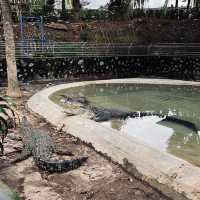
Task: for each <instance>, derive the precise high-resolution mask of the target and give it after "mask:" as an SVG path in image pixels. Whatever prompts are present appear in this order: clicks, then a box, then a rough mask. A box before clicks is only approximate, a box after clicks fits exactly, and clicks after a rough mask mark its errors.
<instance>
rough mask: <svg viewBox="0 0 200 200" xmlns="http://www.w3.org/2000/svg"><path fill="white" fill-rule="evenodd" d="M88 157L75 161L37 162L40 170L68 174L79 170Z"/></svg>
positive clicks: (39, 160)
mask: <svg viewBox="0 0 200 200" xmlns="http://www.w3.org/2000/svg"><path fill="white" fill-rule="evenodd" d="M87 159H88V157H80V158H76V159H73V160H62V161H54V160H52V161H49V160H41V159H38V160H36V164H37V166H38V168H39V169H41V170H45V171H48V172H50V173H54V172H66V171H70V170H74V169H77V168H79V167H80V166H81V165H82V164H83V163H84V162H85V161H86V160H87Z"/></svg>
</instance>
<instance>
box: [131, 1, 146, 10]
mask: <svg viewBox="0 0 200 200" xmlns="http://www.w3.org/2000/svg"><path fill="white" fill-rule="evenodd" d="M131 1H132V5H133V7H134V8H143V6H144V4H145V3H146V2H148V1H149V0H131Z"/></svg>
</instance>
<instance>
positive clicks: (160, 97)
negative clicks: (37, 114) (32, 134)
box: [52, 84, 200, 166]
mask: <svg viewBox="0 0 200 200" xmlns="http://www.w3.org/2000/svg"><path fill="white" fill-rule="evenodd" d="M60 94H66V95H68V96H75V97H76V96H85V97H87V98H88V100H89V101H91V103H92V104H93V105H97V106H102V107H106V108H115V109H120V110H127V111H156V112H159V113H165V114H167V113H170V114H173V115H176V116H178V117H179V118H181V119H184V120H187V121H190V122H192V123H194V124H195V125H196V126H197V127H200V87H194V86H169V85H145V84H144V85H143V84H107V85H106V84H104V85H88V86H85V87H76V88H70V89H66V90H62V91H59V92H57V93H56V94H55V95H54V96H53V97H52V99H53V100H54V101H56V102H57V103H59V104H60V105H62V103H61V102H60V99H61V97H60ZM62 106H63V105H62ZM103 124H104V125H105V126H107V127H110V128H114V129H117V130H119V131H121V132H122V134H128V135H131V136H134V137H137V138H138V139H140V140H142V141H144V142H145V143H147V144H149V145H150V146H152V147H154V148H157V149H159V150H161V151H167V152H169V153H171V154H173V155H175V156H178V157H181V158H183V159H185V160H188V161H189V162H191V163H193V164H195V165H198V166H200V134H199V132H195V131H193V130H191V129H189V128H187V127H184V126H182V125H178V124H175V123H172V122H166V121H161V119H160V118H158V117H155V116H154V117H144V118H142V119H139V118H138V119H130V118H129V119H127V120H112V121H109V122H104V123H103ZM199 129H200V128H199Z"/></svg>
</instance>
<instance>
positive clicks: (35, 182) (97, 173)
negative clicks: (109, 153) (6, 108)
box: [0, 85, 168, 200]
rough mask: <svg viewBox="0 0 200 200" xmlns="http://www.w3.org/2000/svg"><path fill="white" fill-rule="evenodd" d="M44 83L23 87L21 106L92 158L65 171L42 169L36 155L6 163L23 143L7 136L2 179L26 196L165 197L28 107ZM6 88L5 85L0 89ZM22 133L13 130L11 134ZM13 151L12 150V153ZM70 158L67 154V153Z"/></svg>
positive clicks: (47, 199)
mask: <svg viewBox="0 0 200 200" xmlns="http://www.w3.org/2000/svg"><path fill="white" fill-rule="evenodd" d="M42 87H44V85H35V86H30V85H29V86H26V87H24V88H23V95H24V97H23V99H21V100H17V101H16V102H17V110H18V111H19V113H20V114H23V115H26V116H28V118H29V120H30V121H31V122H32V124H33V126H35V127H39V128H41V129H43V130H46V131H48V132H49V134H50V135H51V136H52V137H53V138H54V139H55V141H56V142H57V143H58V144H60V145H62V146H64V147H65V148H66V149H67V150H69V151H71V152H72V153H73V154H74V156H75V157H76V156H82V155H85V156H88V157H89V159H88V161H87V162H86V163H85V164H84V165H83V166H81V167H80V168H79V169H77V170H73V171H70V172H66V173H61V174H57V173H54V174H47V173H45V172H42V171H39V170H38V168H37V167H36V166H35V165H34V163H33V160H32V158H29V159H27V160H25V161H23V162H20V163H18V164H15V165H12V166H8V167H5V166H4V167H3V164H4V163H6V162H7V161H8V160H10V159H13V158H14V157H15V156H16V155H17V153H13V152H14V151H15V150H16V148H19V147H22V144H21V142H20V141H16V140H12V139H11V138H9V137H8V138H7V139H6V143H5V153H6V154H7V156H4V157H1V158H0V163H1V164H0V179H1V180H3V181H4V182H5V183H6V184H8V185H9V186H10V187H11V188H12V189H14V190H15V191H17V192H18V193H19V194H20V196H21V198H22V199H25V200H68V199H69V200H86V199H92V200H133V199H136V200H147V199H148V200H161V199H162V200H165V199H168V198H166V197H165V196H164V195H162V194H160V193H159V192H157V191H156V190H155V189H153V188H151V187H150V186H148V184H146V183H144V182H142V181H140V180H137V179H136V178H134V177H132V176H130V175H128V174H127V173H126V172H124V171H123V170H122V169H121V168H120V167H119V166H117V165H115V164H113V163H111V162H110V161H108V160H107V159H106V158H104V157H103V156H101V155H99V154H98V153H97V152H95V150H94V149H92V148H91V147H89V146H86V145H85V144H83V143H82V142H81V141H79V140H78V139H76V138H74V137H72V136H71V135H69V134H66V133H63V132H59V131H57V130H56V129H55V128H54V127H52V126H51V125H50V124H48V123H47V122H45V121H44V120H43V119H41V118H40V117H38V116H35V115H34V114H33V113H30V112H29V111H27V109H26V106H25V105H26V101H27V99H28V98H29V97H30V96H31V95H32V94H33V93H35V92H36V91H38V90H40V89H41V88H42ZM0 90H1V91H2V89H0ZM15 134H20V133H19V132H18V130H13V131H11V132H10V135H15ZM9 152H10V154H8V153H9ZM65 158H66V159H67V157H65Z"/></svg>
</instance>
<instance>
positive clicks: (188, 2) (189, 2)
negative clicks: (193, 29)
mask: <svg viewBox="0 0 200 200" xmlns="http://www.w3.org/2000/svg"><path fill="white" fill-rule="evenodd" d="M190 4H191V0H188V1H187V12H189V9H190Z"/></svg>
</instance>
